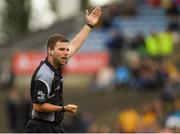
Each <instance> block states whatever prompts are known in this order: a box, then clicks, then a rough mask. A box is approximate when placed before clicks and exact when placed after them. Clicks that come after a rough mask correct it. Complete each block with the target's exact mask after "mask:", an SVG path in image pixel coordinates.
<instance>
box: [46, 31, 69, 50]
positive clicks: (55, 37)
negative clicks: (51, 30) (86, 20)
mask: <svg viewBox="0 0 180 134" xmlns="http://www.w3.org/2000/svg"><path fill="white" fill-rule="evenodd" d="M57 42H69V41H68V39H66V38H65V37H64V36H62V35H60V34H54V35H52V36H51V37H50V38H49V39H48V40H47V49H48V48H49V47H50V48H51V49H54V47H55V46H56V43H57Z"/></svg>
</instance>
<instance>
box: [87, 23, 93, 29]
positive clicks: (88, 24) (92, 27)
mask: <svg viewBox="0 0 180 134" xmlns="http://www.w3.org/2000/svg"><path fill="white" fill-rule="evenodd" d="M86 25H88V26H89V27H90V28H92V29H93V28H94V26H92V25H91V24H89V23H86Z"/></svg>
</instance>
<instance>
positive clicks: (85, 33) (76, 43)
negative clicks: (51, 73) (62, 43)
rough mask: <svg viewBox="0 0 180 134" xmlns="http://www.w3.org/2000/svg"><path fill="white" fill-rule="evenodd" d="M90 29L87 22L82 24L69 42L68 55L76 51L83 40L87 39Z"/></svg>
mask: <svg viewBox="0 0 180 134" xmlns="http://www.w3.org/2000/svg"><path fill="white" fill-rule="evenodd" d="M91 31H92V28H91V27H89V26H88V25H87V24H85V25H84V26H83V28H82V29H81V31H80V32H79V33H78V34H77V35H76V36H75V37H74V38H73V39H72V41H71V42H70V51H69V57H71V56H72V55H73V54H74V53H75V52H77V51H78V50H79V49H80V47H81V46H82V45H83V43H84V41H85V40H86V39H87V37H88V35H89V34H90V32H91Z"/></svg>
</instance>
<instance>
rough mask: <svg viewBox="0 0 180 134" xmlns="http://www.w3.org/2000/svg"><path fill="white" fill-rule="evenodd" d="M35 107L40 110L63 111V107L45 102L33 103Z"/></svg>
mask: <svg viewBox="0 0 180 134" xmlns="http://www.w3.org/2000/svg"><path fill="white" fill-rule="evenodd" d="M33 109H34V110H35V111H38V112H56V111H62V110H63V107H62V106H57V105H53V104H50V103H44V104H35V103H33Z"/></svg>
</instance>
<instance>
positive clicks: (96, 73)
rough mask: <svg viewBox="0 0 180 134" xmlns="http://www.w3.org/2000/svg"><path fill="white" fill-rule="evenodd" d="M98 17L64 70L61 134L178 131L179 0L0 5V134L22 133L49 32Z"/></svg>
mask: <svg viewBox="0 0 180 134" xmlns="http://www.w3.org/2000/svg"><path fill="white" fill-rule="evenodd" d="M95 6H101V7H102V9H103V15H102V17H101V19H100V21H99V23H98V24H97V25H96V27H95V28H94V30H93V32H92V33H91V34H90V36H89V37H88V39H87V40H86V41H85V43H84V46H83V47H82V48H81V49H80V52H79V53H77V54H76V55H74V57H72V59H70V61H69V63H68V64H67V65H66V66H65V67H64V101H65V104H68V103H74V104H76V105H78V113H77V114H76V115H69V114H65V119H64V121H63V124H64V128H65V129H66V132H144V133H145V132H180V55H179V53H180V0H0V106H1V108H0V119H1V121H0V132H23V130H24V127H25V125H26V123H27V121H28V119H29V117H30V110H31V101H30V98H29V87H30V80H31V76H32V73H33V71H34V69H35V68H36V67H37V66H38V65H39V62H40V61H41V60H43V59H44V58H45V57H46V40H47V39H48V37H49V36H50V35H52V34H54V33H59V34H62V35H64V36H67V38H68V39H69V40H71V39H72V38H73V37H74V36H75V35H76V33H77V32H78V31H79V30H80V29H81V27H82V26H83V25H84V24H85V23H86V22H85V9H89V10H90V11H91V10H92V9H93V8H94V7H95Z"/></svg>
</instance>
